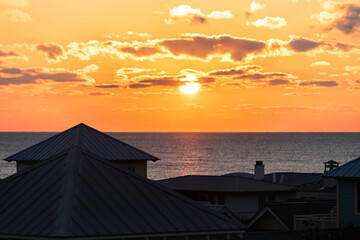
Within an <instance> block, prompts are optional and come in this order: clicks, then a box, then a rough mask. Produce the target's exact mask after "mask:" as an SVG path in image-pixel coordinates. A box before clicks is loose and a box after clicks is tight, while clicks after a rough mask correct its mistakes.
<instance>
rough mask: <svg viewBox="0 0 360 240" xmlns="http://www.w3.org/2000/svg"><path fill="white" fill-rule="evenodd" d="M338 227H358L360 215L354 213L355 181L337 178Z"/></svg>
mask: <svg viewBox="0 0 360 240" xmlns="http://www.w3.org/2000/svg"><path fill="white" fill-rule="evenodd" d="M338 184H339V188H338V189H339V209H338V212H339V213H338V214H339V227H347V226H349V225H354V226H357V227H360V215H355V181H354V180H340V179H339V182H338Z"/></svg>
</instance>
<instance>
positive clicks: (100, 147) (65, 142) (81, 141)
mask: <svg viewBox="0 0 360 240" xmlns="http://www.w3.org/2000/svg"><path fill="white" fill-rule="evenodd" d="M74 146H79V147H80V148H82V149H84V150H86V151H87V152H90V153H92V154H95V155H96V156H99V157H100V158H102V159H105V160H152V161H156V160H159V158H157V157H154V156H152V155H150V154H148V153H146V152H144V151H142V150H140V149H137V148H135V147H133V146H130V145H129V144H127V143H124V142H122V141H120V140H118V139H116V138H113V137H111V136H109V135H107V134H105V133H102V132H100V131H98V130H96V129H94V128H91V127H89V126H87V125H85V124H83V123H80V124H79V125H76V126H74V127H72V128H70V129H68V130H66V131H64V132H61V133H59V134H57V135H55V136H53V137H50V138H48V139H46V140H44V141H42V142H40V143H38V144H36V145H33V146H31V147H29V148H26V149H25V150H22V151H21V152H18V153H16V154H14V155H12V156H10V157H7V158H5V160H6V161H9V162H10V161H27V160H45V159H48V158H51V157H52V156H55V155H57V154H59V153H61V152H64V151H66V150H68V149H70V148H72V147H74Z"/></svg>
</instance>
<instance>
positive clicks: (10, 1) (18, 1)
mask: <svg viewBox="0 0 360 240" xmlns="http://www.w3.org/2000/svg"><path fill="white" fill-rule="evenodd" d="M0 3H3V4H7V5H11V6H16V7H25V6H27V5H28V4H29V3H28V1H27V0H0Z"/></svg>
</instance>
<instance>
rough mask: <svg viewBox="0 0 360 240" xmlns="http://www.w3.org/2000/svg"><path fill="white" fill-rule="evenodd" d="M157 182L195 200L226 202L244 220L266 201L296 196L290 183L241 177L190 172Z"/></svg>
mask: <svg viewBox="0 0 360 240" xmlns="http://www.w3.org/2000/svg"><path fill="white" fill-rule="evenodd" d="M158 183H160V184H162V185H164V186H165V187H168V188H170V189H173V190H175V191H177V192H179V193H181V194H184V195H185V196H187V197H190V198H192V199H194V200H196V201H209V202H210V203H212V204H222V205H225V206H226V207H227V208H228V209H229V210H230V211H232V212H233V213H234V214H235V215H236V216H237V217H238V218H240V219H242V220H247V219H250V218H251V217H252V216H254V215H255V214H256V213H257V212H258V211H259V210H261V209H262V208H263V207H265V204H266V203H267V202H284V201H287V200H288V199H289V198H293V197H294V196H295V192H294V188H293V187H291V186H285V185H280V184H276V183H270V182H265V181H261V180H255V179H249V178H244V177H239V176H201V175H200V176H199V175H188V176H182V177H175V178H169V179H164V180H159V181H158Z"/></svg>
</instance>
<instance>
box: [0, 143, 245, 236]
mask: <svg viewBox="0 0 360 240" xmlns="http://www.w3.org/2000/svg"><path fill="white" fill-rule="evenodd" d="M243 227H244V226H243V225H242V224H240V223H237V222H235V221H232V220H231V219H228V218H226V217H223V216H221V215H219V214H217V213H216V212H213V211H211V210H209V209H208V208H206V207H203V206H200V205H199V204H197V203H196V202H194V201H192V200H190V199H188V198H186V197H184V196H182V195H180V194H178V193H176V192H174V191H171V190H169V189H166V188H164V187H163V186H161V185H160V184H157V183H156V182H154V181H151V180H148V179H146V178H143V177H141V176H138V175H136V174H133V173H131V172H130V171H127V170H124V169H122V168H121V167H119V166H118V165H116V164H114V163H112V162H109V161H105V160H102V159H100V158H98V157H96V156H94V155H92V154H90V153H87V152H85V151H84V150H82V149H81V148H79V147H74V148H72V149H71V150H69V151H68V152H64V153H61V154H59V155H58V156H56V157H54V158H52V159H50V160H47V161H44V162H42V163H39V164H37V165H34V166H32V167H29V168H27V169H25V170H24V171H21V172H19V173H17V174H14V175H12V176H10V177H8V178H6V179H4V180H3V181H2V184H1V186H0V236H1V235H6V234H15V235H19V236H39V237H42V236H46V237H80V236H81V237H91V236H119V237H121V238H126V236H129V235H131V236H134V235H141V234H143V235H144V234H145V235H146V236H149V235H151V234H159V233H162V234H164V233H165V234H167V233H190V234H191V233H194V232H207V231H215V232H219V231H225V230H226V231H237V232H239V229H240V228H243Z"/></svg>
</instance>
